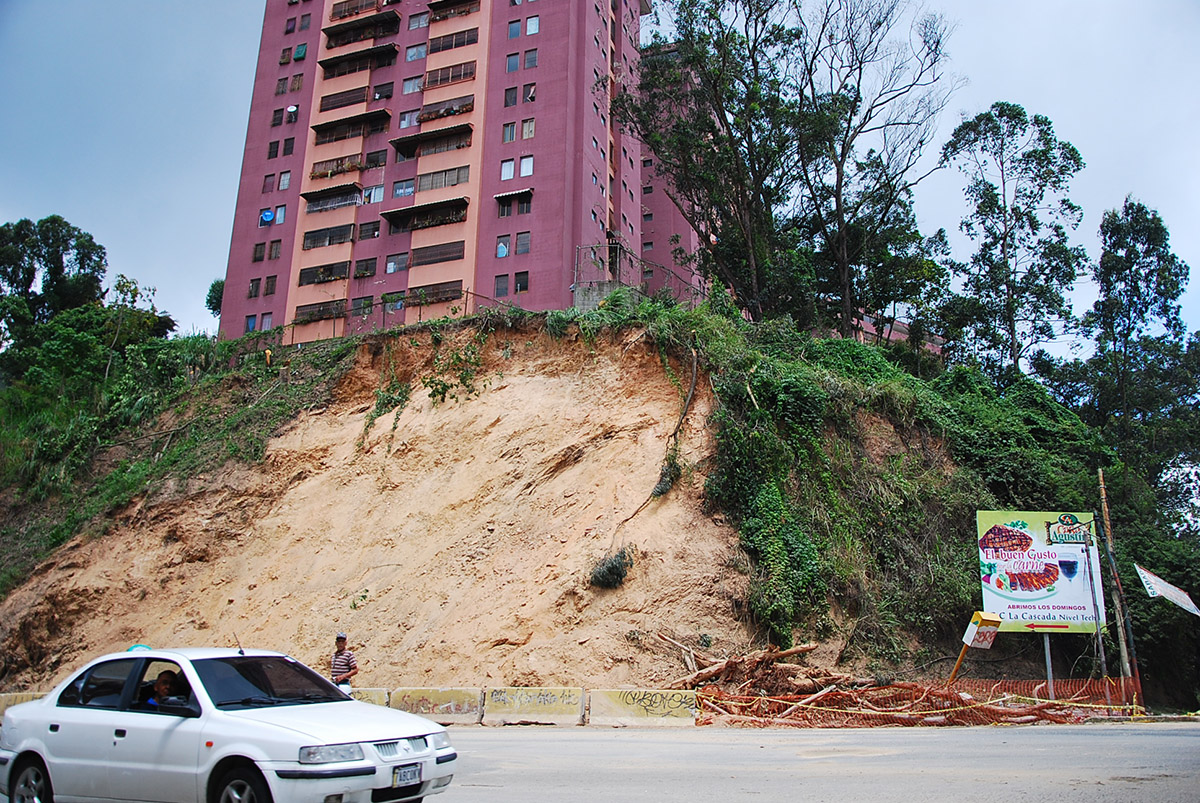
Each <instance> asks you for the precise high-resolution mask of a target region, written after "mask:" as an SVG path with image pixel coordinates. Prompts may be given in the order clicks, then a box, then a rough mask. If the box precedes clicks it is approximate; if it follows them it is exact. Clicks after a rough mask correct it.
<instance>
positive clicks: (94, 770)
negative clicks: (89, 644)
mask: <svg viewBox="0 0 1200 803" xmlns="http://www.w3.org/2000/svg"><path fill="white" fill-rule="evenodd" d="M139 663H140V662H139V661H138V660H137V659H136V658H122V659H119V660H115V661H106V662H104V663H100V664H96V665H95V666H92V667H89V668H88V669H85V670H84V671H83V672H81V673H80V675H79V677H77V678H75V680H73V681H72V682H71V683H70V684H68V685H67V687H66V688H65V689H64V690H63V691H62V693H60V694H59V697H58V700H57V702H56V705H55V708H54V711H53V712H52V717H51V719H50V721H49V722H48V723H47V724H46V733H45V734H44V735H43V739H42V742H43V744H44V745H45V746H46V755H45V759H46V768H47V770H48V771H49V772H50V781H51V783H53V784H54V792H55V796H56V797H60V798H63V799H105V798H111V797H112V794H111V792H110V790H109V786H108V759H109V751H110V750H111V749H112V746H113V742H114V717H115V715H116V714H117V712H118V711H119V710H120V708H121V704H122V701H123V700H124V698H125V696H126V690H127V688H128V686H129V685H130V682H131V678H132V677H133V671H134V669H135V668H136V667H137V665H138V664H139Z"/></svg>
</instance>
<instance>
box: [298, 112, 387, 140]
mask: <svg viewBox="0 0 1200 803" xmlns="http://www.w3.org/2000/svg"><path fill="white" fill-rule="evenodd" d="M391 121H392V113H391V112H389V111H388V110H387V109H373V110H371V111H369V112H363V113H361V114H355V115H351V116H350V117H342V118H339V119H337V120H330V121H328V122H324V123H317V124H315V125H314V126H313V127H312V130H313V133H315V134H316V135H317V136H316V140H315V141H314V143H313V144H315V145H325V144H328V143H330V142H341V141H342V140H345V139H353V138H355V137H366V136H370V135H371V134H379V133H381V132H383V131H387V130H388V127H389V126H390V125H391Z"/></svg>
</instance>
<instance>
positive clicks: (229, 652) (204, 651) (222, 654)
mask: <svg viewBox="0 0 1200 803" xmlns="http://www.w3.org/2000/svg"><path fill="white" fill-rule="evenodd" d="M239 655H248V656H269V655H276V656H283V655H284V653H281V652H275V651H274V650H256V649H253V648H250V649H240V648H238V647H168V648H164V649H154V648H150V649H146V648H144V647H140V646H139V647H137V648H131V649H129V650H126V651H125V652H114V653H109V654H108V655H101V656H99V657H97V658H95V659H93V660H92V661H88V663H89V664H90V663H95V661H102V660H103V661H108V660H112V659H114V658H161V659H165V658H174V659H176V660H178V659H181V658H182V659H184V660H187V661H199V660H203V659H205V658H232V657H235V656H239Z"/></svg>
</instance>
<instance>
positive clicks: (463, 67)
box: [425, 61, 475, 89]
mask: <svg viewBox="0 0 1200 803" xmlns="http://www.w3.org/2000/svg"><path fill="white" fill-rule="evenodd" d="M474 77H475V62H473V61H464V62H463V63H462V64H455V65H453V66H450V67H442V68H441V69H439V70H430V71H429V72H427V73H425V88H426V89H432V88H434V87H435V86H445V85H446V84H455V83H458V82H459V81H470V80H471V79H472V78H474Z"/></svg>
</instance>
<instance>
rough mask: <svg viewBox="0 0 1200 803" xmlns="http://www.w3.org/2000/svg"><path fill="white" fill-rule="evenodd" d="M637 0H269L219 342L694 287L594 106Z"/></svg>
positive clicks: (621, 141)
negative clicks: (628, 290) (252, 334)
mask: <svg viewBox="0 0 1200 803" xmlns="http://www.w3.org/2000/svg"><path fill="white" fill-rule="evenodd" d="M649 10H650V8H649V2H648V0H427V1H421V0H339V1H338V2H334V0H267V5H266V13H265V15H264V22H263V33H262V42H261V46H260V50H259V58H258V68H257V73H256V76H255V83H254V93H253V99H252V101H251V107H250V121H249V126H248V130H247V136H246V149H245V156H244V158H243V163H242V173H241V183H240V186H239V189H238V201H237V210H236V214H235V217H234V224H233V236H232V242H231V246H230V254H229V265H228V268H227V273H226V282H225V295H224V299H223V301H222V307H221V328H220V333H221V336H222V337H226V338H236V337H240V336H242V335H243V334H245V333H246V332H248V331H255V330H261V329H268V328H272V327H278V326H286V328H285V329H284V330H283V342H285V343H293V342H304V341H310V340H315V339H319V338H327V337H337V336H341V335H344V334H348V333H352V332H359V331H369V330H372V329H382V328H388V327H391V326H395V325H398V324H404V323H413V322H416V321H419V320H428V319H429V318H433V317H438V316H442V315H447V314H450V315H461V314H469V313H472V312H474V311H476V310H477V309H479V308H480V307H483V306H488V305H496V304H508V303H515V304H519V305H520V306H521V307H523V308H525V309H530V310H546V309H565V308H567V307H571V306H580V307H587V306H590V305H594V304H595V303H596V301H597V300H598V299H599V298H600V297H602V296H603V295H604V294H605V293H606V292H608V290H610V289H611V287H612V286H613V284H615V283H623V284H628V285H633V286H637V287H640V288H641V289H642V290H644V291H646V292H658V291H661V290H662V289H663V288H666V289H667V290H668V291H669V292H672V293H674V294H676V295H677V296H680V297H687V298H692V297H694V295H695V293H696V291H697V289H698V287H699V283H698V281H697V280H696V279H695V277H694V276H692V275H691V274H690V273H688V272H687V271H684V270H682V269H680V268H678V267H673V266H672V260H671V257H670V250H671V244H670V242H669V241H670V238H671V236H672V235H675V234H679V235H680V236H681V237H682V238H683V239H682V242H683V245H684V247H685V248H690V247H694V242H695V235H694V234H693V233H691V231H690V230H689V229H688V228H687V227H686V225H685V224H683V222H682V218H681V217H680V216H679V215H678V213H677V211H676V210H675V209H674V207H673V205H671V203H670V201H669V200H668V199H667V197H666V195H665V194H664V193H663V192H662V190H661V189H660V187H659V186H658V185H657V183H656V182H655V180H654V176H653V169H652V164H653V163H652V161H651V159H650V156H649V154H644V153H643V148H642V145H641V143H640V142H638V141H637V140H635V139H633V138H632V137H630V136H629V135H627V134H625V133H623V132H622V131H621V130H620V128H619V127H618V126H617V125H616V124H615V123H614V122H613V120H612V118H611V116H610V114H609V109H608V98H609V94H608V93H609V92H611V91H612V87H613V86H614V85H615V84H616V83H617V82H620V81H621V80H623V79H624V78H625V77H626V76H627V75H629V74H630V68H631V66H633V65H635V64H636V61H637V59H638V40H639V32H640V22H641V17H642V15H644V14H646V13H648V12H649Z"/></svg>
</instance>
